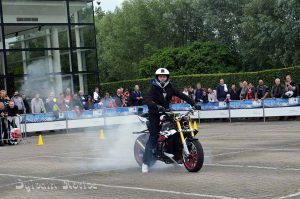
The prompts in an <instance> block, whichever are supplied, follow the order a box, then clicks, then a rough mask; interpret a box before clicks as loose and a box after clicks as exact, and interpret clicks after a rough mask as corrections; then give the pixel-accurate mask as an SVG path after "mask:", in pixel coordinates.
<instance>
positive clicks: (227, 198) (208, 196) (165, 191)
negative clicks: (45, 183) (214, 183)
mask: <svg viewBox="0 0 300 199" xmlns="http://www.w3.org/2000/svg"><path fill="white" fill-rule="evenodd" d="M0 176H10V177H19V178H33V179H37V180H50V181H58V182H66V181H68V182H71V183H81V182H79V181H72V180H67V179H54V178H44V177H35V176H23V175H13V174H0ZM30 181H34V180H29V181H27V182H30ZM19 183H20V182H18V183H16V184H19ZM23 183H24V182H23ZM86 184H87V185H95V186H98V187H106V188H118V189H128V190H140V191H148V192H157V193H168V194H175V195H185V196H197V197H204V198H216V199H237V198H233V197H228V196H217V195H210V194H200V193H187V192H179V191H172V190H163V189H152V188H144V187H129V186H119V185H107V184H97V183H86Z"/></svg>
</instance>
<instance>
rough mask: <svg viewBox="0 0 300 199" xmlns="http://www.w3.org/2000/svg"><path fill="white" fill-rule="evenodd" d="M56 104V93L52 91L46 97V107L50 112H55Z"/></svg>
mask: <svg viewBox="0 0 300 199" xmlns="http://www.w3.org/2000/svg"><path fill="white" fill-rule="evenodd" d="M54 105H55V102H54V93H53V92H51V93H50V94H49V96H48V97H47V99H46V103H45V109H46V111H47V113H48V112H53V107H54Z"/></svg>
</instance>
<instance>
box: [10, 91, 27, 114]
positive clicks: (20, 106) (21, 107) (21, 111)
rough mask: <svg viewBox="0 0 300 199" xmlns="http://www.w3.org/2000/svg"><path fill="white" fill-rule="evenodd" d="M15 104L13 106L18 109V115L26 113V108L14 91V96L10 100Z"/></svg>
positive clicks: (17, 93)
mask: <svg viewBox="0 0 300 199" xmlns="http://www.w3.org/2000/svg"><path fill="white" fill-rule="evenodd" d="M11 100H13V101H14V102H15V105H16V106H17V107H18V114H24V113H26V108H25V105H24V102H23V99H22V97H21V96H20V94H19V92H18V91H15V93H14V96H13V97H12V98H11Z"/></svg>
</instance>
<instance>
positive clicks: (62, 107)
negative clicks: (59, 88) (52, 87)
mask: <svg viewBox="0 0 300 199" xmlns="http://www.w3.org/2000/svg"><path fill="white" fill-rule="evenodd" d="M56 104H57V106H58V108H59V110H60V111H61V112H64V111H67V107H66V103H65V96H64V94H63V93H60V94H59V97H58V99H57V102H56Z"/></svg>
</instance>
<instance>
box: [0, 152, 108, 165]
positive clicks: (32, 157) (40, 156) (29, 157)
mask: <svg viewBox="0 0 300 199" xmlns="http://www.w3.org/2000/svg"><path fill="white" fill-rule="evenodd" d="M102 150H103V149H95V150H88V151H72V152H66V153H60V154H55V156H57V155H58V156H59V155H67V154H73V153H87V152H94V151H102ZM46 156H52V154H49V153H46V154H41V155H38V156H28V157H23V158H15V159H1V161H0V163H1V162H7V161H18V160H27V159H28V160H29V159H35V158H43V157H46Z"/></svg>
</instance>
